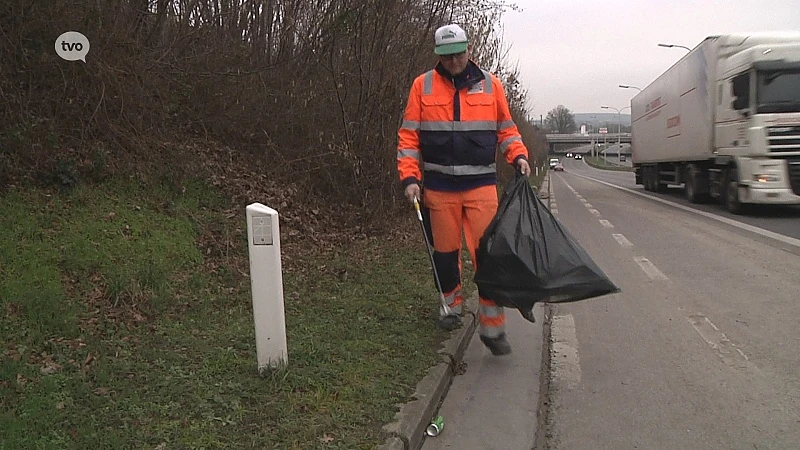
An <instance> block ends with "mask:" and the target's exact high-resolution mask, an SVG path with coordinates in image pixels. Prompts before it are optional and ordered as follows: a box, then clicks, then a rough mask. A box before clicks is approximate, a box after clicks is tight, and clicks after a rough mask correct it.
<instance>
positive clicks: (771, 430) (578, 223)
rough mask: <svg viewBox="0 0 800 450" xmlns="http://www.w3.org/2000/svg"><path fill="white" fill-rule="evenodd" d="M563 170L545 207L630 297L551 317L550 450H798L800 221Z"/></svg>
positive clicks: (574, 164)
mask: <svg viewBox="0 0 800 450" xmlns="http://www.w3.org/2000/svg"><path fill="white" fill-rule="evenodd" d="M564 162H565V169H566V171H565V172H558V173H553V174H552V195H551V199H550V200H551V202H552V203H551V209H552V210H553V211H554V214H556V215H557V217H558V218H559V220H561V221H562V223H564V225H565V226H566V227H567V228H568V229H569V231H570V232H571V233H572V234H573V235H574V236H575V238H576V239H577V240H578V241H579V242H580V244H581V245H582V246H583V247H584V248H585V249H586V251H587V252H588V253H589V254H590V255H591V256H592V258H593V259H594V260H595V262H596V263H597V264H598V265H599V266H600V267H601V268H602V269H603V270H604V271H605V273H606V275H608V277H609V278H610V279H611V280H612V281H614V282H615V283H616V284H617V285H618V286H619V287H620V288H621V289H622V292H620V293H618V294H614V295H608V296H605V297H601V298H596V299H591V300H586V301H582V302H577V303H570V304H554V305H552V325H551V338H550V343H549V344H550V347H551V348H550V386H549V390H548V392H547V395H548V398H547V404H548V421H547V424H546V431H547V441H548V447H549V448H550V449H635V448H646V449H723V448H724V449H750V450H752V449H769V448H776V449H778V448H781V449H784V448H800V370H798V368H800V327H799V326H798V319H800V241H797V240H796V239H797V238H800V211H797V210H796V209H786V210H783V211H782V212H772V213H770V214H769V215H766V216H760V217H739V216H731V215H728V214H727V213H725V212H723V211H722V210H721V208H719V207H716V206H714V205H705V206H699V207H698V206H694V205H689V204H688V203H686V202H685V201H684V200H683V199H682V198H681V197H680V194H679V193H677V192H676V193H675V194H664V195H659V194H652V193H649V192H645V191H644V190H643V189H642V188H640V187H636V186H634V185H633V174H631V173H620V172H605V171H598V170H595V169H592V168H590V167H588V166H586V165H585V164H584V163H583V162H582V161H574V160H564ZM590 178H592V179H590ZM593 179H594V180H601V181H602V182H598V181H594V180H593ZM612 185H617V186H621V187H623V188H624V189H627V190H623V189H619V188H617V187H614V186H612ZM631 191H633V192H631ZM637 193H638V194H641V195H637ZM653 198H656V199H660V200H662V201H666V202H669V204H664V203H663V202H660V201H658V200H654V199H653ZM674 204H678V205H681V206H684V207H685V208H683V209H682V208H680V207H674V206H671V205H674ZM697 211H700V213H698V212H697ZM709 212H710V213H709ZM720 217H722V218H723V219H725V221H726V222H720V220H718V218H720ZM743 224H745V225H743ZM746 224H750V225H752V226H750V227H748V226H747V225H746ZM755 227H758V228H755ZM759 228H761V229H765V230H769V231H761V230H760V229H759ZM770 231H771V232H772V233H770ZM540 431H542V430H541V429H540Z"/></svg>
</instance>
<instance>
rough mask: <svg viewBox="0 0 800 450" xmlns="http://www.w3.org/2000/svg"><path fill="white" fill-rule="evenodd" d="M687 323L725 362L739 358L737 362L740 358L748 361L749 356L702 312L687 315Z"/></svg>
mask: <svg viewBox="0 0 800 450" xmlns="http://www.w3.org/2000/svg"><path fill="white" fill-rule="evenodd" d="M689 323H691V324H692V326H693V327H694V329H695V330H697V332H698V333H700V336H701V337H702V338H703V340H704V341H706V343H708V345H710V346H711V348H712V349H714V350H716V351H717V353H718V354H719V356H720V358H722V359H723V360H725V362H727V363H729V364H732V363H734V362H736V360H739V362H741V360H744V361H750V358H748V357H747V355H745V354H744V352H743V351H742V350H741V349H740V348H739V347H737V346H736V344H734V343H733V342H731V341H730V339H728V337H727V336H725V333H723V332H722V331H721V330H720V329H719V328H717V326H716V325H714V324H713V323H712V322H711V321H710V320H709V319H708V317H706V316H704V315H702V314H693V315H691V316H689Z"/></svg>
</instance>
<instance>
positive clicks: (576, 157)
mask: <svg viewBox="0 0 800 450" xmlns="http://www.w3.org/2000/svg"><path fill="white" fill-rule="evenodd" d="M575 159H583V156H581V155H575Z"/></svg>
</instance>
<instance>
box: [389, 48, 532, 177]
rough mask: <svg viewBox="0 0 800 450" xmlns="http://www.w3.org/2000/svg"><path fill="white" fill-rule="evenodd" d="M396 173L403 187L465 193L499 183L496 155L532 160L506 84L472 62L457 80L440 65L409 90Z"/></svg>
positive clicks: (515, 159) (423, 75) (420, 77)
mask: <svg viewBox="0 0 800 450" xmlns="http://www.w3.org/2000/svg"><path fill="white" fill-rule="evenodd" d="M398 137H399V142H398V146H397V169H398V172H399V175H400V180H401V181H402V183H403V187H404V188H405V187H406V186H408V185H409V184H413V183H420V181H422V179H423V174H424V180H425V188H426V189H433V190H438V191H455V192H459V191H466V190H469V189H474V188H477V187H481V186H487V185H494V184H496V183H497V173H496V165H495V154H496V151H497V149H498V146H499V150H500V151H501V152H502V153H503V155H504V156H505V158H506V161H508V163H509V164H514V163H516V162H517V160H518V159H519V158H525V159H527V157H528V150H527V148H525V145H524V144H523V143H522V138H521V136H520V134H519V130H518V129H517V126H516V124H514V121H513V120H512V119H511V112H510V111H509V108H508V101H507V100H506V95H505V91H504V89H503V84H502V83H501V82H500V80H499V79H498V78H497V77H496V76H494V75H492V74H490V73H489V72H487V71H484V70H482V69H480V68H478V66H477V65H475V63H473V62H472V61H470V62H469V64H468V65H467V69H466V70H465V71H464V73H462V74H461V75H459V76H458V77H455V78H453V77H452V76H450V75H449V73H448V72H447V71H446V70H445V69H444V68H443V67H442V65H441V64H438V65H437V66H436V68H435V69H434V70H430V71H428V72H426V73H424V74H422V75H420V76H418V77H417V78H416V79H415V80H414V83H413V85H412V86H411V93H410V94H409V97H408V103H407V105H406V110H405V114H404V115H403V124H402V126H401V128H400V130H399V131H398Z"/></svg>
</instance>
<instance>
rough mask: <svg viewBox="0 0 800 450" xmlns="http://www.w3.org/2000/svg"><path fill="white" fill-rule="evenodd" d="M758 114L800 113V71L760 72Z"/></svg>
mask: <svg viewBox="0 0 800 450" xmlns="http://www.w3.org/2000/svg"><path fill="white" fill-rule="evenodd" d="M758 112H759V113H781V112H800V69H783V70H765V71H760V72H758Z"/></svg>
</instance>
